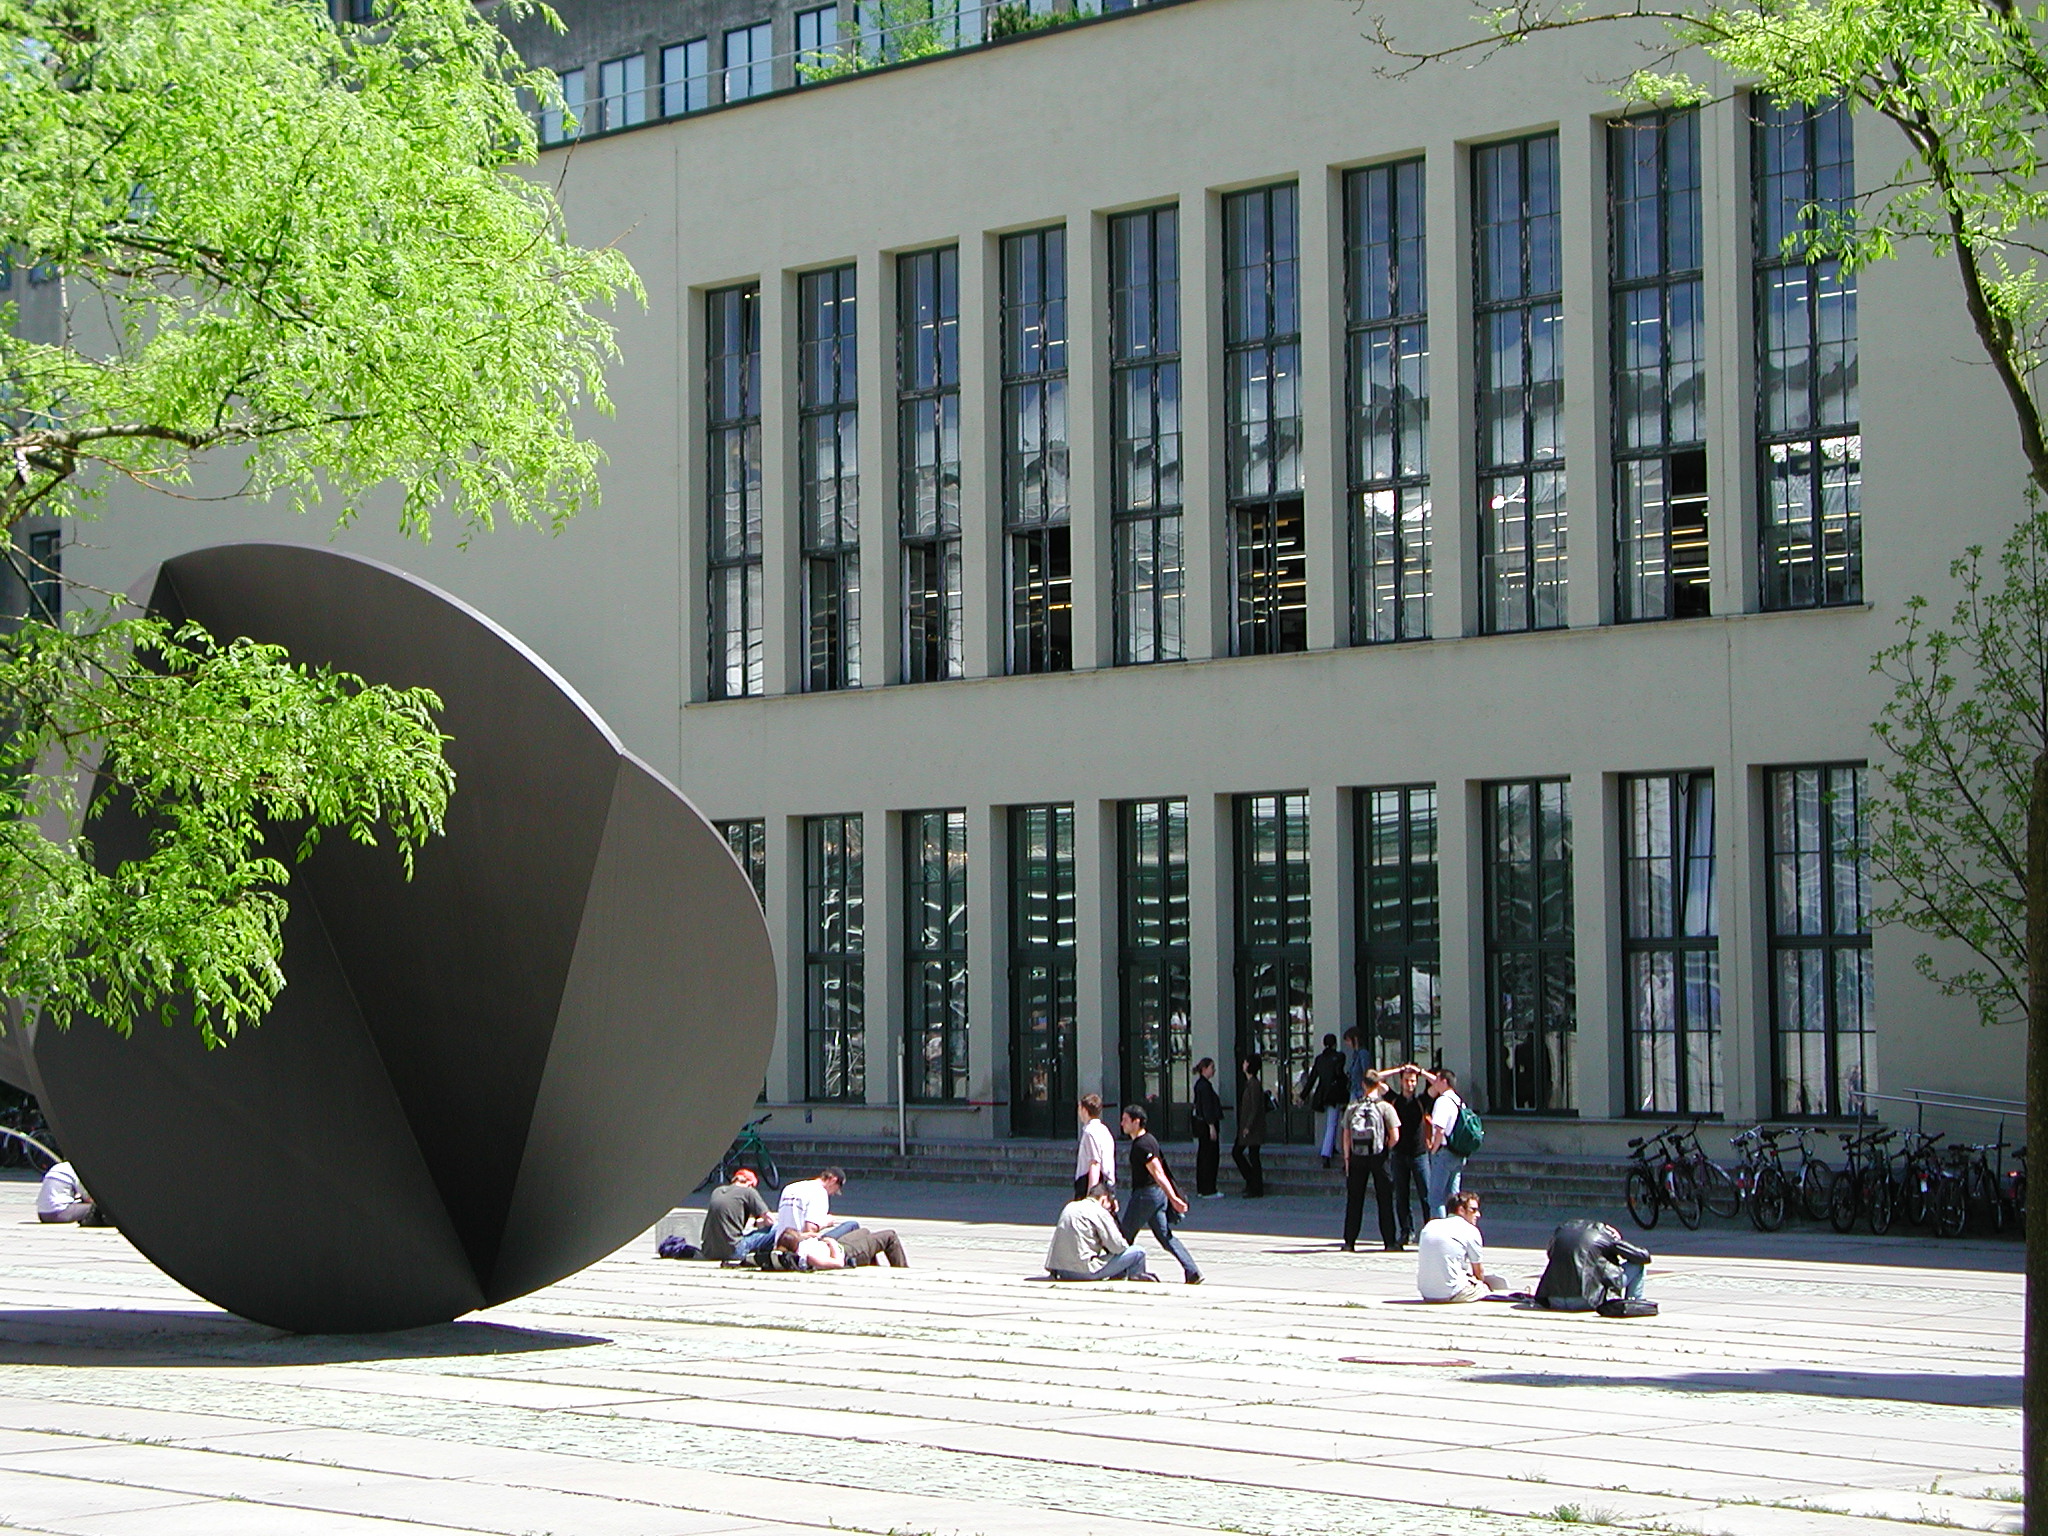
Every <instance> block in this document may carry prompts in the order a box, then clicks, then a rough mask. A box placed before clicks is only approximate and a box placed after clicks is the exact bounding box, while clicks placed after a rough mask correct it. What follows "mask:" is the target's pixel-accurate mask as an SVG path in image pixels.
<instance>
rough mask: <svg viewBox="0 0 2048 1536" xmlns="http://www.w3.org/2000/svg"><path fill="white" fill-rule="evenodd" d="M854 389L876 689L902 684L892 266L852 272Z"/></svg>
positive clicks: (873, 261) (864, 260) (878, 264)
mask: <svg viewBox="0 0 2048 1536" xmlns="http://www.w3.org/2000/svg"><path fill="white" fill-rule="evenodd" d="M854 293H855V303H856V306H857V308H856V313H857V320H856V325H857V327H858V331H857V334H856V335H855V337H854V348H855V358H856V368H857V370H858V376H859V384H860V429H859V453H860V676H861V684H862V686H863V687H868V688H879V687H882V686H884V685H886V684H888V683H893V682H895V681H896V680H897V679H899V678H900V677H902V676H903V559H902V555H901V554H900V553H899V550H900V546H899V544H898V542H897V529H898V526H899V521H898V512H897V506H896V479H897V464H896V262H895V260H894V258H893V257H890V256H886V255H881V254H870V255H865V256H862V257H860V258H859V260H858V261H856V262H855V264H854Z"/></svg>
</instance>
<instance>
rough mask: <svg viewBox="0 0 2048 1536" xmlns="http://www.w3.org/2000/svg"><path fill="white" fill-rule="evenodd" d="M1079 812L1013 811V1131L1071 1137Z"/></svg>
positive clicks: (1056, 808) (1049, 808)
mask: <svg viewBox="0 0 2048 1536" xmlns="http://www.w3.org/2000/svg"><path fill="white" fill-rule="evenodd" d="M1074 1015H1075V981H1074V808H1073V807H1072V806H1071V805H1019V806H1013V807H1011V810H1010V1031H1011V1049H1012V1052H1013V1057H1012V1061H1011V1069H1010V1070H1011V1086H1010V1129H1011V1131H1012V1132H1013V1133H1014V1134H1015V1135H1018V1136H1058V1135H1069V1134H1071V1133H1072V1131H1073V1125H1074V1109H1073V1105H1074V1099H1075V1095H1076V1093H1077V1091H1078V1090H1077V1088H1076V1082H1075V1065H1074Z"/></svg>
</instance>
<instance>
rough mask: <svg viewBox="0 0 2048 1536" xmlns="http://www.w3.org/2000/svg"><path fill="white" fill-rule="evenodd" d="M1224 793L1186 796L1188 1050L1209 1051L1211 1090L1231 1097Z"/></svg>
mask: <svg viewBox="0 0 2048 1536" xmlns="http://www.w3.org/2000/svg"><path fill="white" fill-rule="evenodd" d="M1232 857H1233V856H1232V841H1231V824H1230V797H1229V796H1228V795H1190V796H1189V797H1188V936H1189V939H1190V954H1189V974H1188V1007H1189V1009H1190V1012H1191V1014H1192V1017H1191V1018H1190V1019H1189V1021H1188V1026H1189V1028H1188V1049H1189V1051H1190V1052H1191V1053H1192V1054H1193V1056H1194V1059H1195V1060H1196V1061H1200V1060H1201V1059H1202V1058H1203V1057H1204V1056H1214V1057H1215V1058H1216V1061H1217V1067H1216V1091H1217V1092H1218V1093H1220V1094H1222V1095H1223V1102H1224V1103H1225V1104H1226V1105H1229V1104H1235V1103H1236V1102H1237V1086H1236V1085H1237V1067H1236V1065H1235V1060H1234V1058H1235V1057H1236V1054H1237V989H1236V976H1235V963H1236V948H1237V935H1236V928H1235V924H1234V921H1233V909H1232V907H1231V891H1232Z"/></svg>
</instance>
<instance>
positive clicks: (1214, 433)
mask: <svg viewBox="0 0 2048 1536" xmlns="http://www.w3.org/2000/svg"><path fill="white" fill-rule="evenodd" d="M1180 306H1181V307H1180V326H1181V332H1180V345H1181V354H1180V357H1181V362H1180V378H1181V487H1182V490H1181V494H1182V498H1183V500H1182V504H1181V505H1182V516H1181V529H1182V538H1183V548H1184V549H1185V552H1186V559H1187V603H1186V609H1185V618H1184V620H1183V622H1184V624H1185V638H1186V645H1187V656H1188V659H1189V660H1190V661H1200V660H1205V659H1207V658H1209V657H1212V656H1228V655H1229V654H1230V629H1229V623H1228V619H1229V612H1230V562H1229V558H1228V555H1227V553H1226V550H1227V548H1228V546H1227V544H1226V542H1225V527H1224V524H1225V522H1226V520H1227V517H1228V509H1227V506H1226V503H1225V500H1224V495H1223V205H1222V204H1221V202H1219V201H1218V200H1217V199H1216V198H1215V197H1214V196H1212V195H1211V194H1210V193H1209V192H1208V191H1207V190H1205V189H1197V190H1195V191H1192V192H1187V193H1183V194H1182V196H1181V202H1180ZM1217 1059H1218V1060H1222V1059H1223V1058H1222V1057H1220V1056H1219V1057H1218V1058H1217ZM1220 1075H1221V1074H1219V1077H1220Z"/></svg>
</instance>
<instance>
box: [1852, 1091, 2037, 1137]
mask: <svg viewBox="0 0 2048 1536" xmlns="http://www.w3.org/2000/svg"><path fill="white" fill-rule="evenodd" d="M1859 1097H1860V1098H1861V1099H1862V1100H1863V1101H1864V1102H1865V1103H1866V1104H1867V1103H1869V1102H1870V1101H1871V1100H1873V1099H1874V1100H1877V1101H1879V1102H1881V1103H1885V1104H1910V1105H1912V1106H1913V1129H1914V1130H1915V1131H1918V1132H1921V1133H1923V1134H1924V1133H1925V1132H1926V1130H1927V1111H1928V1110H1930V1109H1932V1110H1936V1111H1939V1112H1942V1113H1946V1114H1963V1115H1978V1116H1982V1117H1983V1118H1984V1119H1986V1120H1993V1121H1996V1122H1997V1125H1998V1134H1997V1138H1996V1145H1997V1146H1999V1147H2000V1148H2003V1147H2004V1146H2006V1144H2007V1143H2006V1139H2005V1122H2006V1121H2007V1120H2013V1119H2016V1120H2018V1121H2019V1122H2020V1124H2021V1125H2022V1126H2024V1125H2025V1124H2026V1115H2027V1101H2026V1100H2025V1099H1994V1098H1987V1097H1984V1096H1983V1095H1980V1094H1972V1093H1942V1092H1938V1091H1936V1090H1933V1089H1928V1088H1908V1089H1906V1090H1905V1091H1904V1092H1903V1093H1871V1092H1869V1091H1867V1090H1866V1091H1864V1092H1863V1093H1861V1094H1860V1095H1859ZM1857 1118H1858V1119H1860V1120H1875V1119H1878V1118H1879V1117H1878V1116H1876V1115H1873V1114H1871V1113H1869V1112H1868V1111H1867V1110H1866V1111H1865V1112H1864V1113H1863V1114H1861V1115H1859V1116H1858V1117H1857Z"/></svg>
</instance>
